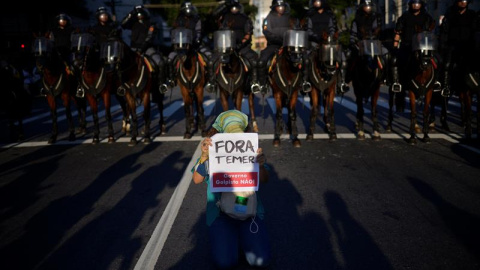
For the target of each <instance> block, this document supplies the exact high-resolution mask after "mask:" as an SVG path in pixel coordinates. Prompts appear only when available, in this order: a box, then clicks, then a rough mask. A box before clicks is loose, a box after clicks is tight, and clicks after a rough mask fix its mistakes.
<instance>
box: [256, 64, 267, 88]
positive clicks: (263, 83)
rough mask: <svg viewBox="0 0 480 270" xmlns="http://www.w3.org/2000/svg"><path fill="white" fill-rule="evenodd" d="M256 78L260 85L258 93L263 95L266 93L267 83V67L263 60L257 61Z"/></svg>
mask: <svg viewBox="0 0 480 270" xmlns="http://www.w3.org/2000/svg"><path fill="white" fill-rule="evenodd" d="M257 78H258V84H259V85H260V93H262V95H265V94H267V93H268V85H267V68H266V66H265V64H264V63H263V61H259V62H258V63H257Z"/></svg>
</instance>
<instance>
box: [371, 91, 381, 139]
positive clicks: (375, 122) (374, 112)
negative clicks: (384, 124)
mask: <svg viewBox="0 0 480 270" xmlns="http://www.w3.org/2000/svg"><path fill="white" fill-rule="evenodd" d="M379 96H380V85H379V86H378V88H377V90H376V91H375V92H374V93H373V96H372V123H373V135H372V139H373V140H374V141H378V140H380V124H379V123H378V112H377V101H378V97H379Z"/></svg>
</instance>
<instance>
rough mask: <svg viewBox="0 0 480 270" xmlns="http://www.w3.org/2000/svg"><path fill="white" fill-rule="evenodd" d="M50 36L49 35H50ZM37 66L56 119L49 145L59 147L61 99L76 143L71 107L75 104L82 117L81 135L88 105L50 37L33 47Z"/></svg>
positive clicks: (40, 38)
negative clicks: (57, 145) (76, 94)
mask: <svg viewBox="0 0 480 270" xmlns="http://www.w3.org/2000/svg"><path fill="white" fill-rule="evenodd" d="M46 36H47V35H46ZM33 50H34V53H35V59H36V66H37V69H38V70H39V71H40V74H41V76H42V84H43V90H42V92H43V93H44V94H45V95H46V98H47V102H48V106H49V107H50V114H51V116H52V122H53V125H52V135H51V136H50V139H49V140H48V143H49V144H52V143H55V142H56V141H57V136H58V123H57V102H56V98H57V97H59V96H60V97H61V99H62V101H63V105H64V107H65V113H66V115H67V121H68V130H69V136H68V139H69V140H70V141H74V140H75V138H76V136H75V125H74V122H73V117H72V111H71V107H70V104H71V102H72V101H73V103H75V104H76V105H77V108H78V112H79V117H80V120H79V121H80V129H79V133H82V134H85V133H86V121H85V117H86V102H84V101H83V100H81V99H77V98H75V87H76V80H75V77H74V75H73V74H72V72H71V71H70V69H69V67H67V66H66V65H65V64H64V63H63V61H62V60H61V58H60V56H59V54H58V53H57V52H55V51H54V50H53V42H52V41H51V40H50V39H48V38H46V37H37V38H36V39H35V41H34V44H33Z"/></svg>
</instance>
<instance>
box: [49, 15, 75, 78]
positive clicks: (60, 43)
mask: <svg viewBox="0 0 480 270" xmlns="http://www.w3.org/2000/svg"><path fill="white" fill-rule="evenodd" d="M55 22H56V26H55V27H54V28H53V29H52V30H51V31H50V37H49V38H50V39H51V40H52V41H53V49H54V51H55V52H56V53H58V55H59V57H60V59H61V60H62V61H63V63H64V65H65V68H67V70H69V71H71V64H72V53H71V46H70V45H71V36H72V33H73V31H74V29H73V27H72V19H71V18H70V16H68V15H67V14H65V13H60V14H59V15H57V16H56V17H55Z"/></svg>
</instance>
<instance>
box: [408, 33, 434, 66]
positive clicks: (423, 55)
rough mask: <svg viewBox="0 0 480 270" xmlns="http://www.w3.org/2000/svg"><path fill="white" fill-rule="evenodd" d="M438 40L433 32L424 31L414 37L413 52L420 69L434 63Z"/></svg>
mask: <svg viewBox="0 0 480 270" xmlns="http://www.w3.org/2000/svg"><path fill="white" fill-rule="evenodd" d="M437 46H438V41H437V38H436V36H435V35H434V34H433V33H432V32H428V31H424V32H419V33H417V34H415V35H414V37H413V39H412V52H413V54H414V56H415V59H416V61H417V62H418V64H419V67H420V69H422V70H425V69H426V68H427V67H428V66H429V65H431V64H433V62H432V60H434V59H433V57H434V52H435V50H437Z"/></svg>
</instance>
